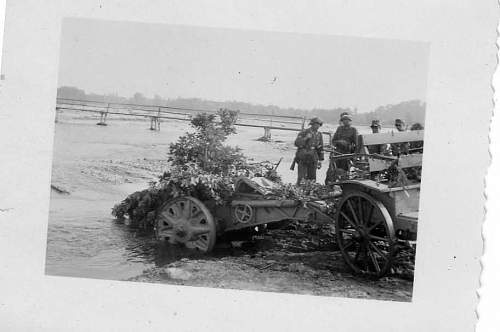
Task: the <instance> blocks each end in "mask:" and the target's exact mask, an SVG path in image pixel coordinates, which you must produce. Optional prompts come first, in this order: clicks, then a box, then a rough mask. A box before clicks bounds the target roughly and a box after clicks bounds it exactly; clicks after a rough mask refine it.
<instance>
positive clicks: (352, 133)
mask: <svg viewBox="0 0 500 332" xmlns="http://www.w3.org/2000/svg"><path fill="white" fill-rule="evenodd" d="M357 141H358V131H357V130H356V128H354V127H346V126H340V127H338V128H337V130H336V131H335V134H334V135H333V138H332V146H334V147H335V150H336V151H337V152H339V153H342V154H348V153H353V152H355V151H356V145H357ZM336 164H337V167H338V168H342V169H343V170H345V171H348V170H349V169H348V168H349V160H347V159H344V160H337V162H336Z"/></svg>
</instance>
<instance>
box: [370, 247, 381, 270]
mask: <svg viewBox="0 0 500 332" xmlns="http://www.w3.org/2000/svg"><path fill="white" fill-rule="evenodd" d="M368 255H369V256H370V259H371V261H372V263H373V266H374V267H375V270H376V271H377V273H380V265H379V264H378V262H377V259H376V258H375V255H373V252H372V251H371V250H370V248H368Z"/></svg>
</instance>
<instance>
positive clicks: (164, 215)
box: [159, 212, 175, 226]
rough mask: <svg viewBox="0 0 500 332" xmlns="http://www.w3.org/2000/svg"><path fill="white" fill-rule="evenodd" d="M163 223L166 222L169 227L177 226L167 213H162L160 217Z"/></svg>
mask: <svg viewBox="0 0 500 332" xmlns="http://www.w3.org/2000/svg"><path fill="white" fill-rule="evenodd" d="M159 218H160V221H161V222H166V223H167V224H168V225H170V226H172V225H174V224H175V219H174V218H172V216H170V215H169V214H168V213H167V212H162V213H160V215H159Z"/></svg>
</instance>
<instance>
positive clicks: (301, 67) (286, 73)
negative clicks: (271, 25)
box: [59, 19, 429, 112]
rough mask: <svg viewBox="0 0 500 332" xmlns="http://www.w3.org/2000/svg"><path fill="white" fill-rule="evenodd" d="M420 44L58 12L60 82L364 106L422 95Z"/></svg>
mask: <svg viewBox="0 0 500 332" xmlns="http://www.w3.org/2000/svg"><path fill="white" fill-rule="evenodd" d="M428 52H429V48H428V45H427V44H425V43H419V42H409V41H396V40H383V39H366V38H355V37H344V36H326V35H312V34H293V33H275V32H262V31H246V30H230V29H214V28H200V27H188V26H172V25H164V24H142V23H131V22H111V21H97V20H83V19H65V21H64V23H63V28H62V39H61V57H60V71H59V86H75V87H79V88H81V89H84V90H85V91H86V92H87V93H88V92H94V93H103V94H107V93H116V94H118V95H121V96H125V97H130V96H132V95H133V94H134V93H135V92H141V93H142V94H144V95H146V96H148V97H153V95H154V94H158V95H160V96H162V97H164V98H176V97H187V98H191V97H195V98H203V99H209V100H217V101H226V100H237V101H245V102H250V103H258V104H265V105H268V104H273V105H278V106H281V107H295V108H305V109H311V108H315V107H317V108H334V107H358V109H359V111H361V112H365V111H370V110H372V109H374V108H375V107H377V106H380V105H386V104H390V103H398V102H401V101H406V100H410V99H420V100H423V101H425V94H426V79H427V60H428Z"/></svg>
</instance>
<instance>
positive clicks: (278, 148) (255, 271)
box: [47, 117, 413, 301]
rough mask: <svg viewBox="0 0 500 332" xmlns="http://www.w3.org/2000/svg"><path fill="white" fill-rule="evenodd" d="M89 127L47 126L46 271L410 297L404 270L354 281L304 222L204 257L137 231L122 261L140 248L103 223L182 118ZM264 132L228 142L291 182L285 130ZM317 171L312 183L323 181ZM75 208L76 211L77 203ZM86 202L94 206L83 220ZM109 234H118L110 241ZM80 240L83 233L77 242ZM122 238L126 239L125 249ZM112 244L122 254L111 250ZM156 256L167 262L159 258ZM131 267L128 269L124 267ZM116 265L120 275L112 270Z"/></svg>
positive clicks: (147, 172)
mask: <svg viewBox="0 0 500 332" xmlns="http://www.w3.org/2000/svg"><path fill="white" fill-rule="evenodd" d="M95 122H96V121H94V120H81V119H80V120H75V119H73V118H70V117H67V118H63V119H62V120H61V121H60V123H58V124H57V125H56V135H55V143H54V157H53V158H54V161H53V169H52V189H53V195H52V199H51V208H50V211H51V212H50V217H49V234H48V246H47V273H48V274H56V275H73V276H82V277H97V278H106V279H120V280H130V281H137V282H139V281H140V282H154V283H168V284H180V285H189V286H202V287H218V288H231V289H244V290H258V291H271V292H287V293H296V294H313V295H323V296H337V297H353V298H368V299H378V300H393V301H411V297H412V289H413V276H412V275H411V274H408V273H403V274H402V273H398V274H393V275H390V276H388V277H385V278H382V279H380V280H377V281H374V280H369V279H365V278H361V277H358V276H354V275H352V274H351V272H350V271H349V270H348V268H347V266H346V264H345V263H344V261H343V259H342V257H341V254H340V252H338V251H337V250H336V247H335V244H334V241H333V237H330V238H328V237H327V238H319V237H315V236H314V235H311V234H314V232H311V231H310V230H308V229H307V227H314V226H308V225H303V224H283V225H277V226H275V227H272V228H274V229H269V230H268V231H267V232H266V233H264V234H259V235H248V234H244V235H242V234H234V235H228V236H225V238H223V239H221V240H220V242H219V243H218V244H217V246H216V248H215V251H214V253H213V254H211V255H198V254H191V253H186V252H184V251H183V250H182V249H180V248H173V247H169V246H167V245H164V244H161V243H156V242H155V240H154V239H152V235H151V234H146V235H141V236H143V237H142V238H144V239H145V240H144V241H143V242H147V243H148V245H150V246H151V247H148V249H144V248H140V250H141V254H140V255H135V254H134V255H131V254H130V252H126V251H127V250H129V251H130V250H132V251H134V250H136V247H141V246H142V245H143V244H142V243H140V242H141V241H142V240H141V239H142V238H141V237H140V236H139V237H138V236H137V235H136V233H137V231H136V230H133V229H126V228H124V227H126V226H123V227H122V226H120V228H119V229H118V230H116V229H117V228H116V227H115V228H113V227H108V225H109V224H112V223H115V222H116V221H114V220H112V219H111V215H110V211H111V208H112V206H113V204H114V203H118V202H119V201H121V200H122V199H124V198H125V196H126V195H127V194H128V193H130V192H132V191H133V190H138V189H143V188H145V187H146V186H147V183H148V182H149V181H151V180H154V179H156V178H157V176H158V175H159V174H161V173H162V172H163V171H164V170H165V169H166V168H167V167H168V164H167V163H166V161H165V160H166V157H167V155H166V154H167V150H168V144H169V143H171V142H173V141H174V140H175V139H176V138H177V137H178V136H179V135H180V134H182V133H183V132H184V131H185V130H187V129H188V126H187V124H186V123H182V122H179V123H175V124H173V125H167V124H165V123H164V124H162V130H161V132H152V131H149V130H147V126H148V123H147V122H140V121H135V122H133V121H131V122H126V121H116V122H110V123H109V125H108V126H107V127H101V126H96V125H95ZM273 135H274V139H275V141H274V142H260V141H258V140H257V139H258V138H259V137H260V136H262V132H261V130H260V129H254V128H243V129H241V130H240V129H238V134H237V135H235V136H234V137H232V138H231V139H230V141H229V142H228V143H229V144H232V145H239V146H240V147H241V148H242V149H243V152H244V153H246V154H247V155H249V156H250V157H254V158H255V159H256V160H259V161H260V160H276V159H279V158H280V157H283V161H282V164H283V165H280V168H279V169H278V171H279V172H280V173H281V175H282V177H283V178H284V180H285V181H287V182H292V181H294V179H295V174H294V173H293V172H291V171H290V170H289V169H288V168H289V165H290V163H291V160H292V158H293V145H292V142H293V138H294V135H295V134H294V133H293V132H291V133H288V132H276V134H274V133H273ZM276 161H277V160H276ZM325 168H326V167H325ZM322 172H324V170H323V171H322ZM322 172H320V174H319V177H320V179H321V178H322V176H323V177H324V174H323V173H322ZM80 202H85V205H79V204H80ZM108 205H109V210H108ZM89 206H96V210H94V211H93V213H91V214H89V211H88V209H89ZM97 206H99V207H100V208H99V209H98V208H97ZM92 220H93V221H92ZM278 226H279V227H278ZM321 227H325V226H321ZM83 231H85V233H83ZM79 232H82V233H81V234H82V235H81V236H79V234H80V233H79ZM110 232H121V233H122V234H125V235H121V238H120V239H119V240H116V241H118V242H116V241H115V240H113V239H114V237H113V236H114V234H110ZM95 234H99V236H96V235H95ZM131 234H132V235H131ZM93 236H95V237H96V239H95V240H94V239H93ZM82 237H87V238H86V240H85V243H84V244H82V242H81V241H83V240H82ZM103 238H104V239H106V241H105V242H104V243H103V241H102V239H103ZM124 238H125V240H124ZM129 238H130V239H131V240H129ZM138 239H139V240H138ZM127 241H134V242H133V245H128V244H129V243H130V242H127ZM122 242H123V246H124V247H126V248H120V245H121V243H122ZM117 243H120V245H117ZM130 247H133V248H135V249H130ZM151 248H152V249H151ZM162 255H166V256H168V259H161V256H162ZM131 256H133V259H131V258H130V257H131ZM153 256H155V257H153ZM158 256H159V257H160V258H158ZM95 257H99V258H98V259H97V258H95ZM117 260H118V261H119V260H122V261H120V262H119V268H117V270H115V273H112V272H110V273H108V272H107V271H108V270H111V269H110V268H109V266H110V265H112V264H118V263H117V262H116V261H117ZM96 261H97V263H96ZM131 264H135V265H133V268H132V267H130V268H128V266H132V265H131ZM96 266H97V268H98V267H99V266H101V268H100V270H99V272H98V273H97V272H96V273H94V272H89V271H91V270H92V268H96ZM97 268H96V269H97ZM120 268H121V269H123V271H124V273H121V274H120V273H117V272H116V271H119V269H120ZM140 271H143V272H142V273H141V272H140Z"/></svg>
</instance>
